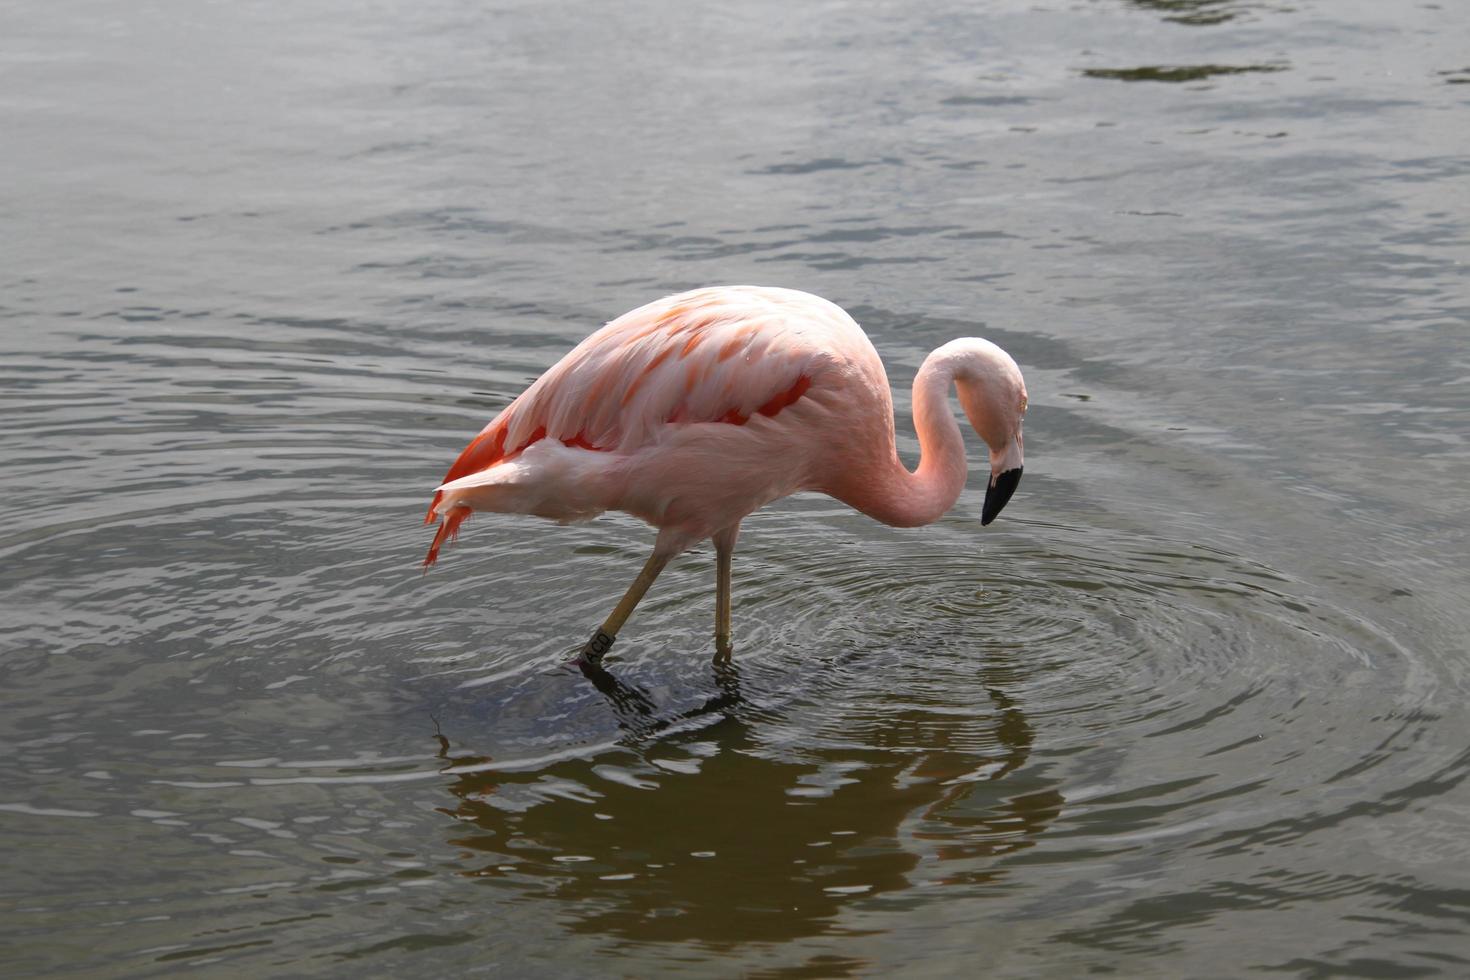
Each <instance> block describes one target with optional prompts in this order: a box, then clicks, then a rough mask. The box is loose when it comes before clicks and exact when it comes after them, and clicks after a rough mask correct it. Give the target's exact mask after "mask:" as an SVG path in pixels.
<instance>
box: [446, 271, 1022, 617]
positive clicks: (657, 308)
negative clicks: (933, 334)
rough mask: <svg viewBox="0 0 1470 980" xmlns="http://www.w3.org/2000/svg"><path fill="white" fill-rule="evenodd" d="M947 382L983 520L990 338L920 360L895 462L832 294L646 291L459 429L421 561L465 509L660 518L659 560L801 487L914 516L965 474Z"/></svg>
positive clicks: (994, 353) (999, 380) (992, 403)
mask: <svg viewBox="0 0 1470 980" xmlns="http://www.w3.org/2000/svg"><path fill="white" fill-rule="evenodd" d="M952 383H953V384H955V385H956V386H957V387H958V389H959V398H960V403H961V405H962V407H963V408H964V409H965V412H966V414H967V415H968V416H969V418H970V421H971V423H972V425H974V427H975V429H976V431H977V432H979V433H980V435H981V436H982V438H984V440H985V442H986V443H987V445H988V446H989V448H990V454H991V470H992V478H991V483H990V488H989V490H988V492H987V506H986V514H985V518H984V522H985V523H989V521H990V519H992V518H993V517H994V511H999V509H1000V506H1003V505H1004V503H1005V499H1004V498H1008V497H1009V496H1010V491H1011V490H1013V489H1014V485H1015V482H1016V481H1017V480H1018V479H1019V475H1020V470H1021V465H1022V457H1021V418H1022V416H1023V415H1024V412H1025V406H1026V389H1025V383H1024V381H1023V380H1022V378H1021V372H1020V369H1019V368H1017V367H1016V364H1015V362H1014V361H1013V360H1012V359H1011V358H1010V357H1009V355H1007V354H1006V353H1005V352H1004V351H1002V350H1001V349H1000V348H999V347H996V346H995V345H994V344H991V343H990V342H988V341H984V340H978V339H974V338H970V339H964V340H957V341H952V342H951V343H949V344H946V345H945V346H944V347H941V348H940V349H939V350H937V351H935V352H934V353H933V354H931V355H930V356H929V357H928V358H927V359H926V360H925V363H924V365H923V367H922V368H921V369H920V371H919V375H918V377H917V378H916V379H915V382H914V410H915V424H916V428H917V429H918V431H919V439H920V446H921V449H922V459H921V462H920V465H919V468H918V470H917V472H914V473H910V472H909V471H908V469H907V468H906V467H904V465H903V463H902V462H901V461H900V460H899V458H898V453H897V450H896V442H895V436H894V421H893V400H892V396H891V394H890V390H889V385H888V378H887V375H886V374H885V372H884V370H883V365H882V362H881V361H880V360H879V358H878V353H877V351H876V350H874V349H873V345H872V343H871V342H870V341H869V340H868V337H867V335H866V334H864V333H863V331H862V328H860V327H859V326H858V325H857V323H855V322H854V321H853V319H852V317H850V316H848V314H847V313H846V312H844V311H843V310H842V309H841V308H840V307H838V306H836V305H835V304H833V303H831V302H828V301H827V300H824V299H821V298H819V297H817V296H813V295H811V294H809V293H803V292H799V291H797V290H792V289H779V288H771V287H756V286H723V287H713V288H708V289H698V290H694V291H691V292H686V293H680V294H677V295H674V296H669V297H666V298H664V299H661V300H657V301H655V302H653V303H649V304H647V305H645V306H641V307H639V308H637V309H635V310H632V311H630V312H628V313H625V314H623V315H622V316H620V317H618V318H617V319H615V320H613V321H612V322H610V323H608V324H607V325H606V326H604V327H602V328H601V329H600V330H598V331H596V332H595V333H593V334H592V335H591V336H589V337H588V338H587V339H586V340H584V341H582V343H580V344H578V345H577V347H576V348H574V349H573V350H572V351H571V352H570V353H569V354H567V355H566V356H565V357H563V358H562V359H561V360H560V361H559V362H557V363H556V364H555V365H553V366H552V367H551V368H550V369H549V370H548V371H547V372H546V373H545V374H544V375H542V376H541V377H540V378H539V379H538V380H537V381H536V382H535V383H533V384H532V385H531V386H530V387H529V388H527V389H526V390H525V391H524V392H523V393H522V394H521V395H520V396H519V397H518V398H516V399H515V401H513V402H512V403H511V404H510V405H509V406H507V407H506V408H505V409H504V410H503V411H502V412H501V413H500V414H499V415H497V416H496V417H495V418H493V419H492V420H491V421H490V423H489V424H488V425H486V426H485V428H484V429H483V430H482V431H481V432H480V434H479V435H478V436H476V437H475V438H474V439H473V440H472V441H471V442H470V444H469V445H468V446H467V447H466V448H465V450H464V451H463V452H462V453H461V454H460V456H459V458H458V459H456V460H455V462H454V464H453V465H452V466H451V467H450V469H449V472H448V473H447V475H446V476H445V479H444V482H443V483H442V485H440V486H439V488H438V489H437V490H436V491H435V494H434V499H433V502H432V503H431V504H430V507H429V513H428V515H427V517H426V518H425V521H426V523H432V522H433V521H435V520H436V519H437V520H438V521H439V528H438V532H437V533H436V534H435V537H434V541H433V544H432V545H431V547H430V549H429V553H428V555H427V557H426V558H425V560H424V564H425V565H426V566H428V565H432V564H433V563H434V561H435V560H436V559H437V558H438V555H439V551H440V548H441V547H442V545H443V544H444V543H445V541H446V539H448V538H451V537H453V536H454V535H455V534H456V533H457V531H458V528H459V525H460V524H461V523H462V522H463V521H464V519H465V518H467V517H468V516H469V515H470V514H471V513H472V512H473V511H476V510H486V511H497V512H509V513H525V514H533V515H535V516H538V517H543V518H549V519H552V520H556V521H561V522H563V523H566V522H572V521H580V520H587V519H590V518H593V517H595V516H597V515H598V514H601V513H603V512H604V511H608V510H620V511H624V512H626V513H629V514H632V515H634V516H636V517H639V518H641V519H643V520H644V521H647V522H648V523H649V524H651V525H653V526H654V527H656V528H658V529H659V536H658V543H657V545H656V547H655V558H659V559H660V562H659V565H658V567H659V568H661V567H662V562H666V561H667V560H668V558H670V557H672V556H673V555H675V554H678V553H679V552H681V551H683V550H685V549H686V548H688V547H689V546H690V545H692V544H694V543H696V542H698V541H701V540H704V539H706V538H711V537H714V538H715V540H716V543H717V545H718V546H719V547H720V551H721V558H722V571H727V565H728V552H729V551H730V550H732V549H733V546H734V539H735V535H736V533H737V531H738V527H739V524H740V521H741V519H742V518H744V517H745V516H746V515H748V514H750V513H751V512H753V511H755V510H757V509H759V508H760V507H762V506H764V505H765V504H767V503H769V502H770V501H772V500H776V499H778V498H780V497H784V496H786V495H788V494H791V493H795V492H798V491H802V490H815V491H820V492H823V493H827V494H830V495H832V496H834V497H836V498H837V499H839V500H842V501H844V502H846V503H849V504H851V505H852V506H854V507H856V508H858V509H859V510H862V511H863V512H865V513H868V514H870V515H872V516H873V517H875V518H877V519H879V520H882V521H884V522H886V523H889V524H895V525H901V526H913V525H917V524H925V523H929V522H931V521H933V520H936V519H938V518H939V517H940V516H941V515H942V514H943V513H944V512H945V511H947V510H948V509H949V507H950V506H952V505H953V503H954V501H955V499H956V498H957V497H958V496H959V493H960V490H961V489H962V488H963V486H964V482H965V475H966V473H967V471H968V463H967V462H966V460H965V454H964V445H963V441H962V439H961V437H960V434H959V428H958V426H957V425H956V423H955V420H954V416H953V414H952V413H951V412H950V410H949V407H948V391H949V388H950V386H951V384H952ZM997 501H998V502H997ZM652 565H653V560H650V566H652ZM645 572H647V569H645ZM653 574H654V575H656V574H657V571H656V570H655V571H654V572H653ZM726 577H727V576H726ZM649 581H651V576H650V578H649ZM722 585H727V582H724V581H723V580H722ZM644 587H645V588H646V585H645V586H644ZM630 591H631V590H630ZM639 594H640V595H641V592H640V593H639ZM722 598H723V599H724V600H725V605H726V606H728V595H727V594H722ZM634 601H635V602H636V598H635V599H634ZM629 611H630V612H631V606H630V607H629ZM726 615H728V610H726ZM605 625H606V624H605ZM616 625H617V626H620V625H621V622H619V623H617V624H616ZM615 633H616V629H613V630H611V631H610V632H609V633H608V643H610V642H611V636H612V635H614V634H615Z"/></svg>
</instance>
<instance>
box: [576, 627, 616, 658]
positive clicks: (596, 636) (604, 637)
mask: <svg viewBox="0 0 1470 980" xmlns="http://www.w3.org/2000/svg"><path fill="white" fill-rule="evenodd" d="M615 639H617V637H615V636H613V635H612V634H611V633H604V632H603V631H602V630H598V631H597V632H595V633H593V634H592V639H590V640H588V641H587V645H586V646H584V647H583V648H582V656H584V657H586V658H587V659H588V660H590V661H591V662H592V663H594V664H595V663H597V662H598V661H600V660H601V659H602V657H603V654H605V653H607V651H609V650H611V649H612V645H613V640H615Z"/></svg>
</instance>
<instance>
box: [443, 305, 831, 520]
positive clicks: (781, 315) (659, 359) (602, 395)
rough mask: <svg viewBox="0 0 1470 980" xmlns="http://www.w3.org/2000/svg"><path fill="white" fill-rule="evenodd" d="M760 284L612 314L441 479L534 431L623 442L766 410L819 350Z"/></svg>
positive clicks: (807, 372) (607, 444) (525, 440)
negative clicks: (666, 428) (756, 287)
mask: <svg viewBox="0 0 1470 980" xmlns="http://www.w3.org/2000/svg"><path fill="white" fill-rule="evenodd" d="M770 292H771V291H764V290H753V289H752V290H750V291H746V290H744V289H742V288H740V287H721V288H717V289H705V290H696V291H695V292H691V293H682V294H679V295H676V296H670V297H666V298H665V299H662V300H658V301H656V302H653V303H649V304H648V305H646V306H641V307H639V308H638V309H636V310H632V311H631V312H629V313H625V314H623V315H622V316H620V317H618V318H617V319H616V320H613V321H612V322H611V323H609V324H607V325H606V326H604V327H603V328H602V329H600V330H598V331H597V332H596V333H594V334H592V335H591V336H590V337H588V338H587V339H586V340H584V341H582V343H581V344H579V345H577V347H576V348H574V349H573V350H572V351H571V353H569V354H567V356H566V357H564V358H562V359H561V360H560V361H558V362H557V363H556V364H555V365H553V366H552V367H551V368H550V369H549V370H548V371H547V372H546V373H545V374H543V375H542V376H541V377H540V378H539V379H537V380H536V382H535V383H534V384H532V385H531V387H529V388H527V389H526V391H525V392H524V393H522V394H521V396H520V397H519V398H517V399H516V400H515V401H514V402H512V403H511V404H510V405H509V406H507V407H506V408H505V409H504V410H503V411H502V412H501V413H500V414H499V415H497V416H496V417H495V418H494V419H493V420H491V422H490V424H489V425H487V426H486V427H485V428H484V430H483V431H481V432H480V434H479V435H478V436H476V437H475V439H474V440H473V441H471V443H470V444H469V446H467V447H466V448H465V450H464V452H462V453H461V454H460V456H459V458H458V459H456V460H455V462H454V465H453V466H451V467H450V468H449V472H448V473H447V474H446V475H445V478H444V482H446V483H447V482H449V481H450V480H456V479H459V478H460V477H462V476H467V475H469V474H471V473H476V472H479V471H481V470H483V469H486V468H487V467H490V466H493V465H495V464H496V463H498V462H500V461H502V460H504V459H506V458H508V457H512V456H514V455H515V454H516V453H519V452H520V451H521V450H523V449H525V447H526V446H528V445H530V444H531V443H532V442H535V441H537V440H539V439H542V438H551V439H559V440H561V441H562V442H563V443H566V444H567V445H575V446H581V447H583V448H589V449H598V450H605V451H618V452H629V451H632V450H634V449H637V448H639V447H641V446H644V445H648V444H650V443H652V442H655V441H657V439H658V438H659V436H660V433H661V431H662V430H663V427H664V426H667V425H670V424H692V423H699V422H735V423H737V424H743V423H744V422H745V421H746V420H748V419H749V418H750V417H751V416H752V415H755V414H757V413H760V414H764V415H767V416H770V415H775V414H776V413H778V412H779V411H780V410H781V409H782V408H785V407H786V406H788V405H790V404H792V403H793V402H795V401H796V400H797V399H798V398H800V397H801V396H802V395H803V394H805V392H806V390H807V388H808V387H809V386H810V384H811V377H812V373H813V370H814V367H815V364H814V362H816V361H819V360H820V359H821V351H820V350H819V349H817V348H816V347H815V346H813V345H812V344H810V343H809V342H805V338H803V337H802V336H801V332H800V330H799V329H797V326H798V325H797V324H795V323H793V320H792V317H791V311H790V310H789V308H788V307H787V306H786V305H785V304H783V303H781V302H778V301H777V300H776V298H775V297H773V296H770V295H768V294H769V293H770ZM436 503H437V495H436ZM432 515H433V508H432V507H431V508H430V518H429V519H430V520H432Z"/></svg>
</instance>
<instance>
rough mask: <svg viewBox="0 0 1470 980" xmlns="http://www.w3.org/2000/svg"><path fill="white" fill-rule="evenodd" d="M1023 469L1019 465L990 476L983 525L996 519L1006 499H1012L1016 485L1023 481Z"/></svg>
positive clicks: (986, 491)
mask: <svg viewBox="0 0 1470 980" xmlns="http://www.w3.org/2000/svg"><path fill="white" fill-rule="evenodd" d="M1023 469H1024V467H1021V466H1017V467H1016V468H1015V469H1013V470H1006V471H1005V472H1004V473H997V474H996V475H995V476H992V477H991V478H990V485H989V486H987V487H986V488H985V509H984V510H982V511H981V513H980V525H981V526H982V527H983V526H985V525H986V524H989V523H990V522H991V521H993V520H995V518H996V516H997V515H998V514H1000V510H1001V508H1002V507H1004V506H1005V505H1006V501H1008V500H1010V499H1011V494H1013V493H1015V492H1016V487H1017V486H1018V485H1020V483H1021V471H1022V470H1023Z"/></svg>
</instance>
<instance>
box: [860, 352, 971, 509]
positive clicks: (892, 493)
mask: <svg viewBox="0 0 1470 980" xmlns="http://www.w3.org/2000/svg"><path fill="white" fill-rule="evenodd" d="M955 367H956V365H955V363H954V358H953V356H950V355H947V354H945V353H944V352H943V351H942V350H940V351H935V352H933V353H932V354H930V355H929V356H928V357H926V358H925V359H924V363H923V365H922V366H921V367H920V368H919V373H918V374H917V375H916V376H915V377H914V399H913V404H914V428H915V429H916V430H917V431H918V434H919V453H920V455H919V468H918V469H917V470H915V471H913V472H912V473H911V472H909V470H908V468H907V467H906V466H904V464H903V461H902V460H900V459H899V458H898V451H897V449H896V447H895V446H894V443H893V436H892V429H891V428H890V429H889V441H888V447H887V460H886V461H884V462H880V463H879V464H878V465H877V466H876V467H875V468H874V469H875V472H874V473H873V474H872V475H871V478H870V479H867V480H864V481H863V482H862V485H861V486H859V487H855V488H853V490H852V491H851V492H850V493H849V494H847V495H844V499H845V501H846V502H847V503H848V504H850V505H852V506H853V507H856V508H857V509H858V510H860V511H862V512H863V513H864V514H867V515H868V516H869V517H872V518H873V519H874V520H879V521H882V522H883V523H884V524H891V525H893V526H894V527H918V526H920V525H922V524H932V523H934V522H935V521H937V520H939V518H941V517H943V516H944V515H945V513H947V512H948V511H949V509H950V508H951V507H953V506H954V502H955V501H956V500H958V499H959V497H960V491H961V490H963V489H964V488H965V477H966V476H967V475H968V474H969V469H970V466H969V462H968V461H967V460H966V458H965V441H964V439H963V438H962V437H961V436H960V427H959V425H957V424H956V423H955V417H954V413H953V412H952V411H950V407H949V387H950V385H951V384H953V383H954V376H955Z"/></svg>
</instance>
